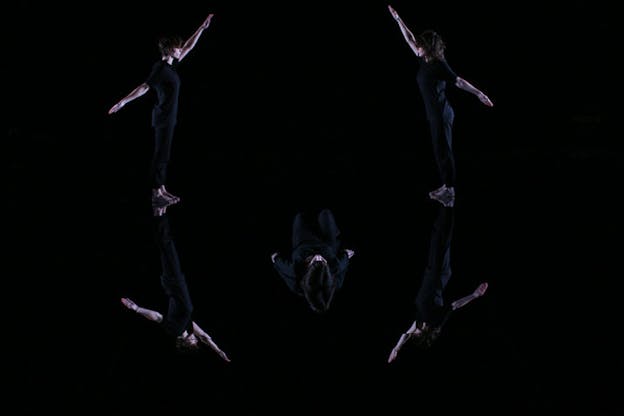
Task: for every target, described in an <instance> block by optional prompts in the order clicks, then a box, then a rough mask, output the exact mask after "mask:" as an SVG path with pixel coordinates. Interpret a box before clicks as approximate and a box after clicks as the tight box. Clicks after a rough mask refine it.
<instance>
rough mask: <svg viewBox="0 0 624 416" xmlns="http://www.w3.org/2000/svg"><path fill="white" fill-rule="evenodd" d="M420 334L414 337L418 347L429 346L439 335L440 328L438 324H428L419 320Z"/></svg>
mask: <svg viewBox="0 0 624 416" xmlns="http://www.w3.org/2000/svg"><path fill="white" fill-rule="evenodd" d="M418 327H419V328H420V331H421V332H420V334H419V335H418V336H417V337H416V343H417V344H418V346H419V347H420V348H429V347H431V346H432V345H433V343H434V342H435V341H436V340H437V339H438V337H439V336H440V332H441V331H442V328H441V327H439V326H430V325H428V324H427V323H426V322H420V323H419V325H418Z"/></svg>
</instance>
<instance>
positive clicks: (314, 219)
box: [271, 209, 355, 313]
mask: <svg viewBox="0 0 624 416" xmlns="http://www.w3.org/2000/svg"><path fill="white" fill-rule="evenodd" d="M314 214H316V213H310V212H300V213H298V214H297V215H296V216H295V219H294V221H293V226H292V253H291V255H290V256H289V257H284V256H282V255H280V254H279V253H277V252H276V253H273V254H272V255H271V261H272V262H273V266H274V267H275V270H277V272H278V274H279V275H280V276H281V277H282V279H284V282H285V283H286V285H287V286H288V288H289V289H290V290H291V291H292V292H293V293H295V294H297V295H300V296H303V297H305V299H306V301H307V302H308V305H309V306H310V308H311V309H312V310H313V311H314V312H317V313H323V312H326V311H327V310H328V309H329V306H330V304H331V301H332V299H333V297H334V293H335V292H336V290H338V289H340V288H341V287H342V285H343V283H344V278H345V273H346V271H347V268H348V266H349V260H350V259H351V257H352V256H353V254H354V253H355V252H354V251H353V250H349V249H344V248H342V247H341V241H340V230H339V229H338V226H337V225H336V221H335V218H334V215H333V213H332V212H331V210H329V209H323V210H321V211H320V212H319V213H318V215H314Z"/></svg>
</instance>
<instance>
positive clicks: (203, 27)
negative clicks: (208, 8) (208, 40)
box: [201, 13, 214, 29]
mask: <svg viewBox="0 0 624 416" xmlns="http://www.w3.org/2000/svg"><path fill="white" fill-rule="evenodd" d="M212 16H214V13H210V14H209V15H208V17H207V18H206V20H204V23H202V25H201V27H202V29H208V26H210V21H211V20H212Z"/></svg>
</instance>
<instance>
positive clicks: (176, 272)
mask: <svg viewBox="0 0 624 416" xmlns="http://www.w3.org/2000/svg"><path fill="white" fill-rule="evenodd" d="M155 221H156V239H157V241H158V246H159V251H160V260H161V265H162V275H161V277H160V283H161V285H162V287H163V289H164V291H165V294H166V295H167V297H168V298H169V303H168V307H167V312H166V313H165V316H164V317H163V315H161V314H160V312H157V311H153V310H151V309H147V308H142V307H140V306H139V305H137V304H136V303H134V302H133V301H132V300H130V299H128V298H122V299H121V302H122V303H123V304H124V306H125V307H127V308H128V309H131V310H133V311H134V312H136V313H138V314H139V315H141V316H143V317H144V318H147V319H149V320H150V321H154V322H157V323H159V324H160V326H161V327H162V328H163V329H164V331H165V332H166V333H167V334H168V335H170V336H172V337H175V340H176V347H177V348H178V349H179V350H181V351H192V350H197V349H199V341H201V342H203V343H204V344H206V345H208V346H209V347H210V348H212V349H213V350H214V351H215V352H217V354H219V356H220V357H221V358H223V359H224V360H225V361H230V359H229V358H228V356H227V355H226V354H225V352H223V351H221V349H219V347H218V346H217V344H215V343H214V341H212V339H211V338H210V336H209V335H208V334H207V333H206V332H205V331H204V330H203V329H202V328H201V327H200V326H199V325H197V323H195V322H194V321H193V320H192V319H191V315H192V312H193V303H192V302H191V296H190V293H189V290H188V287H187V284H186V279H185V277H184V273H182V270H181V268H180V261H179V258H178V252H177V250H176V247H175V244H174V241H173V238H172V236H171V230H170V227H169V218H168V217H167V215H162V216H157V218H156V219H155Z"/></svg>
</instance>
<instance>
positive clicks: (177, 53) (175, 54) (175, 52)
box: [171, 47, 182, 59]
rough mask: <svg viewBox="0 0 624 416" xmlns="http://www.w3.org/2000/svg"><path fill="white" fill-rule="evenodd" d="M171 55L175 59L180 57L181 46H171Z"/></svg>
mask: <svg viewBox="0 0 624 416" xmlns="http://www.w3.org/2000/svg"><path fill="white" fill-rule="evenodd" d="M171 56H172V57H174V58H175V59H180V56H182V48H181V47H180V48H173V54H172V55H171Z"/></svg>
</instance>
